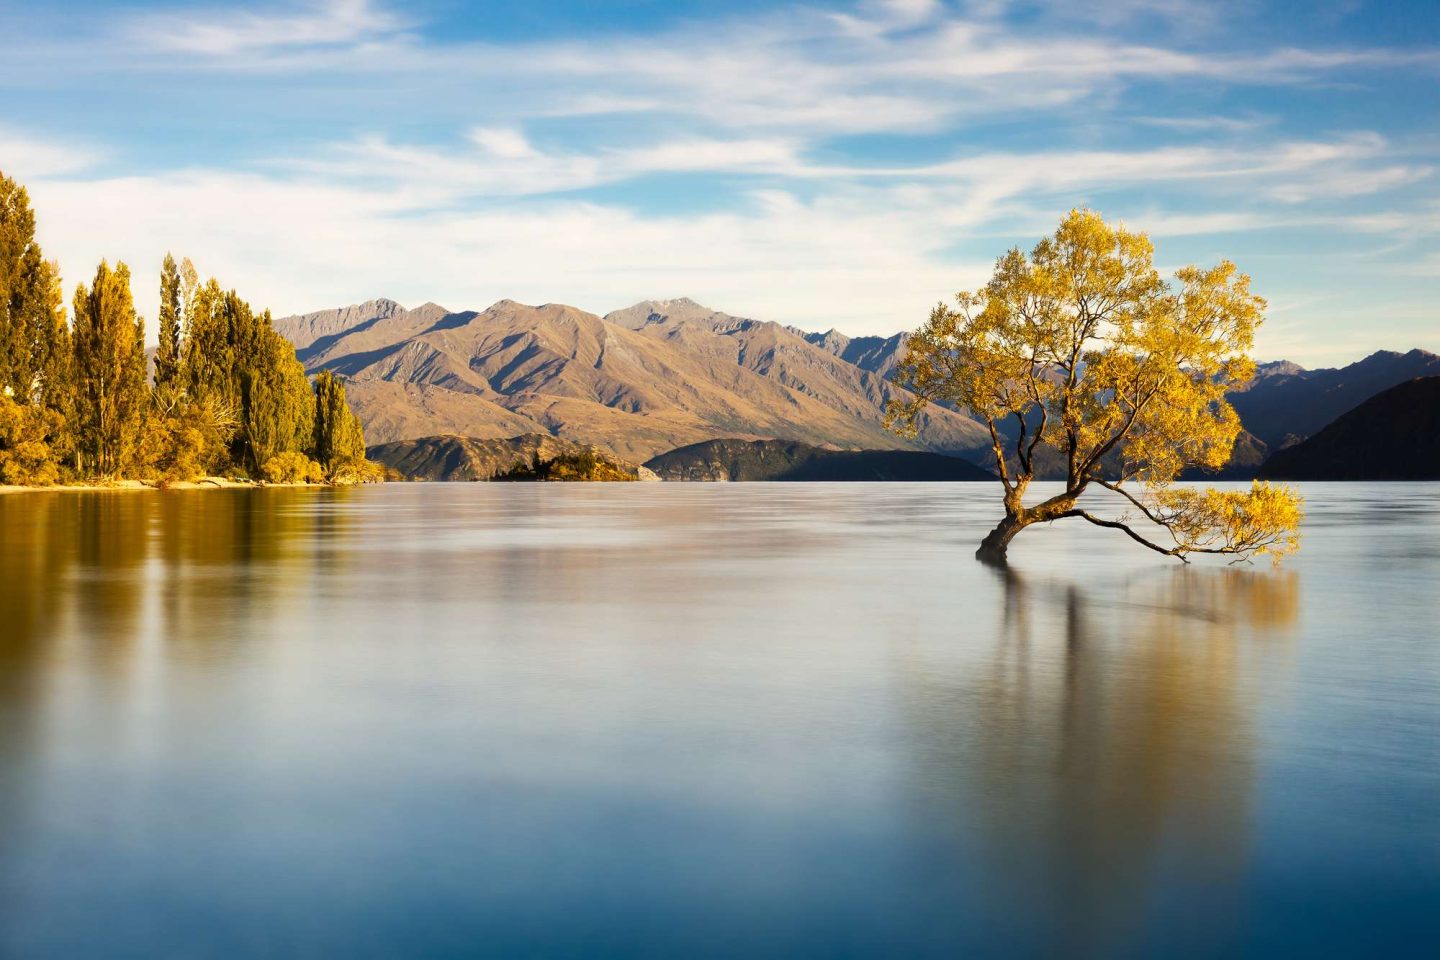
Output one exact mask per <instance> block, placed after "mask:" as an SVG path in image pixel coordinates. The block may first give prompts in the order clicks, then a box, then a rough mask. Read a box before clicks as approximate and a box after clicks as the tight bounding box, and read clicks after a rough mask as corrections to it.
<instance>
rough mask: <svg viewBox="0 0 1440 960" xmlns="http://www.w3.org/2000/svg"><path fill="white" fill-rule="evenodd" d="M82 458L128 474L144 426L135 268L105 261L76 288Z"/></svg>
mask: <svg viewBox="0 0 1440 960" xmlns="http://www.w3.org/2000/svg"><path fill="white" fill-rule="evenodd" d="M74 312H75V332H74V345H75V350H74V352H75V365H74V375H75V386H76V390H75V411H74V423H75V434H76V447H77V457H76V460H77V464H78V465H79V467H80V470H81V472H82V473H85V474H90V475H95V476H102V477H116V476H123V475H124V474H125V472H126V471H127V470H129V469H131V467H132V466H133V465H134V464H135V462H136V455H137V453H138V446H139V441H140V437H141V434H142V431H143V428H144V417H145V407H146V402H147V400H148V390H147V387H146V383H145V325H144V321H143V320H142V319H141V318H140V317H139V316H137V315H136V313H135V303H134V300H133V299H132V298H131V293H130V269H129V267H127V266H125V264H124V263H117V264H116V265H115V269H113V270H112V269H111V268H110V265H109V264H108V263H106V262H105V261H103V260H102V261H101V262H100V266H99V268H97V269H96V271H95V280H94V282H93V284H92V285H91V286H90V287H89V288H88V289H87V288H86V286H85V285H84V284H83V283H82V284H80V285H79V286H78V287H77V288H76V290H75V303H74Z"/></svg>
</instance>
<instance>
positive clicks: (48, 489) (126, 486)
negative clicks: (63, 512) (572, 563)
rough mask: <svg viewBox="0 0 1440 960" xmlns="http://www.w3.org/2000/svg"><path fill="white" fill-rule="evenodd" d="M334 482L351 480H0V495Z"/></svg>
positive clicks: (253, 488)
mask: <svg viewBox="0 0 1440 960" xmlns="http://www.w3.org/2000/svg"><path fill="white" fill-rule="evenodd" d="M337 486H351V484H337V483H306V482H304V481H297V482H293V483H267V482H264V481H260V480H232V479H230V478H228V477H204V478H202V479H200V480H183V481H177V482H175V483H167V484H164V485H163V486H162V485H161V484H159V483H152V482H147V481H145V480H109V481H97V482H95V483H54V484H49V485H47V486H40V487H24V486H16V485H7V484H0V496H3V495H6V494H14V493H86V492H88V493H132V492H138V491H145V490H149V491H153V492H157V493H164V492H166V491H169V490H259V489H264V488H268V487H315V488H317V489H318V488H321V487H337Z"/></svg>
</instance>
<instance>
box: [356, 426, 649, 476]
mask: <svg viewBox="0 0 1440 960" xmlns="http://www.w3.org/2000/svg"><path fill="white" fill-rule="evenodd" d="M585 453H590V454H593V455H595V456H597V457H599V458H600V459H602V460H603V461H604V462H606V463H607V464H610V465H611V466H613V467H615V468H616V469H617V470H620V471H621V472H624V473H628V474H629V475H630V476H632V477H638V478H639V479H642V480H653V479H655V476H654V474H652V473H650V471H648V470H646V469H644V468H643V467H639V466H637V465H635V464H633V463H627V462H626V461H623V460H618V459H616V458H615V457H613V456H611V455H609V454H608V453H606V452H605V451H603V450H600V449H598V448H596V447H593V446H590V445H588V444H583V443H574V442H572V441H569V440H558V439H556V438H555V437H551V436H546V435H544V434H535V433H532V434H526V435H524V436H519V437H507V438H505V439H494V440H477V439H476V438H474V437H456V436H440V437H421V438H420V439H418V440H400V441H396V442H394V443H381V444H376V445H375V446H372V447H370V448H369V449H367V450H366V455H367V456H368V457H369V458H370V459H371V460H375V461H378V462H379V463H383V464H385V465H386V466H388V467H393V468H394V469H395V470H397V471H398V472H399V473H400V474H401V475H402V476H404V477H405V478H406V479H407V480H440V481H448V480H490V479H492V478H494V477H496V476H498V475H500V474H503V473H506V472H507V471H510V470H513V469H515V468H516V467H517V466H519V467H524V466H528V465H530V464H531V463H533V462H534V460H535V457H536V455H537V454H538V455H539V457H540V459H542V460H554V459H555V458H557V457H575V456H579V455H581V454H585Z"/></svg>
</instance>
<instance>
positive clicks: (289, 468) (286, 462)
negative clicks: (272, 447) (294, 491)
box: [260, 450, 325, 483]
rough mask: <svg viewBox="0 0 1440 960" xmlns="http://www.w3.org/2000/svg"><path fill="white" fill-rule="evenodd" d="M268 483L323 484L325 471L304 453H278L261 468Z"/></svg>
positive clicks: (288, 451) (262, 475)
mask: <svg viewBox="0 0 1440 960" xmlns="http://www.w3.org/2000/svg"><path fill="white" fill-rule="evenodd" d="M260 475H261V477H262V478H263V479H264V480H265V481H266V482H267V483H323V482H324V481H325V471H324V470H323V469H322V468H321V466H320V464H318V463H316V462H315V461H314V460H311V459H310V458H309V457H307V456H305V454H303V453H296V452H295V451H293V450H287V451H285V452H284V453H277V454H276V455H275V456H273V457H271V458H270V459H269V460H266V461H265V464H264V465H263V466H262V467H261V468H260Z"/></svg>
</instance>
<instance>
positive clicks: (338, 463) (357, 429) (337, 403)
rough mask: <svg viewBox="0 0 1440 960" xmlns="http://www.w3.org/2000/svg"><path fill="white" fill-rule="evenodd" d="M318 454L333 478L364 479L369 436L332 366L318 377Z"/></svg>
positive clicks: (316, 404) (326, 472) (316, 437)
mask: <svg viewBox="0 0 1440 960" xmlns="http://www.w3.org/2000/svg"><path fill="white" fill-rule="evenodd" d="M314 448H315V454H314V459H315V460H316V461H318V462H319V463H320V465H321V466H322V467H324V468H325V474H326V476H327V477H329V478H330V479H332V480H334V479H363V478H364V475H365V474H366V467H367V466H368V464H367V462H366V460H365V436H364V431H363V429H362V428H361V426H360V419H359V418H358V417H356V416H355V414H354V413H353V412H351V410H350V405H349V403H347V402H346V399H345V384H344V383H342V382H341V380H340V378H339V377H337V376H335V375H334V374H333V373H331V372H330V371H329V370H322V371H320V375H319V376H317V377H316V378H315V444H314Z"/></svg>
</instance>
